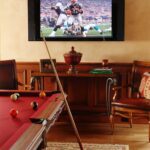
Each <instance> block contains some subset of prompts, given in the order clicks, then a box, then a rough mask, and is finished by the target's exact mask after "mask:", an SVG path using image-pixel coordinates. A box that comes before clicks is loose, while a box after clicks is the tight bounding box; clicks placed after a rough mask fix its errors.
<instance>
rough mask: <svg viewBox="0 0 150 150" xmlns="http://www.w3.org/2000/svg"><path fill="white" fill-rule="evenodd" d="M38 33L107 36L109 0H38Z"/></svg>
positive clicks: (110, 13) (109, 21)
mask: <svg viewBox="0 0 150 150" xmlns="http://www.w3.org/2000/svg"><path fill="white" fill-rule="evenodd" d="M40 33H41V35H43V36H45V37H48V38H52V37H56V38H57V37H83V38H86V37H101V38H103V37H104V38H105V37H111V36H112V0H40Z"/></svg>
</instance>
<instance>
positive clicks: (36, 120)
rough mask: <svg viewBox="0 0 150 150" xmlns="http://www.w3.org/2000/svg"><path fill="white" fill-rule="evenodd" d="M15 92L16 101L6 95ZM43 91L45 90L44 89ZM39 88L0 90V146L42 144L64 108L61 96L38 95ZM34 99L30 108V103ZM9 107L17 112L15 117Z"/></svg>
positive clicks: (15, 147)
mask: <svg viewBox="0 0 150 150" xmlns="http://www.w3.org/2000/svg"><path fill="white" fill-rule="evenodd" d="M16 92H17V93H19V94H20V97H19V99H18V100H17V101H12V100H11V99H10V95H11V94H13V93H16ZM45 92H46V91H45ZM39 93H40V91H18V90H9V91H8V90H0V121H1V123H0V129H1V130H0V149H1V150H5V149H12V150H23V149H28V150H29V149H37V148H38V147H39V146H40V144H41V143H43V146H45V145H46V141H45V136H46V133H47V132H48V131H49V129H50V128H51V126H52V125H54V123H55V121H56V119H57V118H58V116H59V115H60V113H61V111H62V109H63V108H64V105H65V104H64V100H63V96H62V95H61V94H60V93H59V92H57V91H53V92H46V97H44V98H41V97H39ZM33 101H36V102H38V109H37V110H33V109H32V107H31V105H30V104H31V102H33ZM11 108H15V109H16V110H18V111H19V114H18V116H17V117H16V118H12V116H11V115H10V114H9V111H10V109H11Z"/></svg>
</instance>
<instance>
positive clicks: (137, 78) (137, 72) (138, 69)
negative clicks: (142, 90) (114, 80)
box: [131, 60, 150, 94]
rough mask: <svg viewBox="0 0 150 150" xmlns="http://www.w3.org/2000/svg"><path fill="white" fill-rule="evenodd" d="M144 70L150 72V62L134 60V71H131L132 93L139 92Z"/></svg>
mask: <svg viewBox="0 0 150 150" xmlns="http://www.w3.org/2000/svg"><path fill="white" fill-rule="evenodd" d="M144 72H150V62H146V61H137V60H135V61H133V67H132V73H131V87H132V93H131V94H133V93H134V92H138V89H139V86H140V82H141V79H142V75H143V73H144Z"/></svg>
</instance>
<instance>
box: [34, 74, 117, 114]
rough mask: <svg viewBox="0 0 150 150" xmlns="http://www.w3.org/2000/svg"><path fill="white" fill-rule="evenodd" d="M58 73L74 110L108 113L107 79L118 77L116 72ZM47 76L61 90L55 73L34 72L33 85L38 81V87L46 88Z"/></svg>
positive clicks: (55, 87) (54, 86)
mask: <svg viewBox="0 0 150 150" xmlns="http://www.w3.org/2000/svg"><path fill="white" fill-rule="evenodd" d="M58 75H59V78H60V80H61V83H62V86H63V88H64V91H65V93H66V94H67V95H68V102H69V104H70V106H71V108H72V110H75V111H76V110H78V111H88V112H101V113H107V111H106V105H107V103H106V91H105V89H106V80H107V79H108V78H114V77H116V76H115V74H91V73H89V72H80V73H78V74H68V73H66V72H58ZM47 77H48V78H49V81H51V85H53V88H54V89H55V90H59V89H58V86H57V83H56V78H55V75H54V73H41V72H32V73H31V78H32V81H33V82H32V85H35V84H36V83H37V85H38V86H37V87H38V88H39V89H40V90H44V89H45V87H44V83H45V78H47ZM54 89H53V90H54Z"/></svg>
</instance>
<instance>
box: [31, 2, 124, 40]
mask: <svg viewBox="0 0 150 150" xmlns="http://www.w3.org/2000/svg"><path fill="white" fill-rule="evenodd" d="M124 15H125V0H112V37H105V38H103V37H85V38H81V37H72V38H67V37H63V38H61V37H53V38H46V40H47V41H123V40H124V24H125V20H124V18H125V16H124ZM28 40H29V41H42V40H43V39H42V38H41V37H40V0H28Z"/></svg>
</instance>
